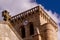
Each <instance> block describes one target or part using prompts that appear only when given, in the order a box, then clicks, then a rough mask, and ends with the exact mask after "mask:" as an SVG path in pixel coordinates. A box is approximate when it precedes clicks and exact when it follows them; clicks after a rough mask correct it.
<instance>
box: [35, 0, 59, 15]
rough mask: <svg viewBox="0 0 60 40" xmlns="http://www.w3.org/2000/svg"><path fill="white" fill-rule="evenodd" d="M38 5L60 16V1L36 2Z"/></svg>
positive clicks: (37, 0) (40, 0)
mask: <svg viewBox="0 0 60 40" xmlns="http://www.w3.org/2000/svg"><path fill="white" fill-rule="evenodd" d="M36 2H37V3H38V4H42V5H43V6H44V7H45V8H46V9H47V10H52V11H53V12H56V13H58V14H59V15H60V0H36Z"/></svg>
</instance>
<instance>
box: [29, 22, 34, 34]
mask: <svg viewBox="0 0 60 40" xmlns="http://www.w3.org/2000/svg"><path fill="white" fill-rule="evenodd" d="M29 27H30V35H33V34H34V27H33V23H32V22H30V25H29Z"/></svg>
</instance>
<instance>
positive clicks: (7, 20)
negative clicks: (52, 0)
mask: <svg viewBox="0 0 60 40" xmlns="http://www.w3.org/2000/svg"><path fill="white" fill-rule="evenodd" d="M2 16H3V17H4V19H3V20H4V21H3V22H0V30H1V31H0V35H1V36H0V40H57V31H58V27H57V24H56V22H55V21H54V20H53V19H52V18H51V17H50V16H49V15H48V14H47V13H46V12H45V11H44V10H43V9H42V8H41V7H40V6H36V7H34V8H31V9H29V10H27V11H25V12H22V13H20V14H17V15H15V16H12V17H11V16H10V15H9V12H8V11H7V10H4V11H3V12H2ZM4 25H5V26H4ZM2 32H3V33H2Z"/></svg>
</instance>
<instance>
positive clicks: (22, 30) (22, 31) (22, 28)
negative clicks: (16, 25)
mask: <svg viewBox="0 0 60 40" xmlns="http://www.w3.org/2000/svg"><path fill="white" fill-rule="evenodd" d="M21 37H22V38H25V28H24V26H21Z"/></svg>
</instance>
